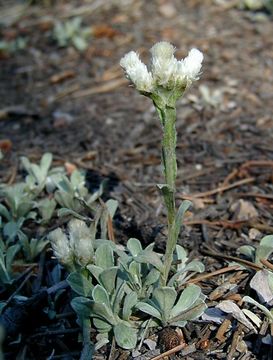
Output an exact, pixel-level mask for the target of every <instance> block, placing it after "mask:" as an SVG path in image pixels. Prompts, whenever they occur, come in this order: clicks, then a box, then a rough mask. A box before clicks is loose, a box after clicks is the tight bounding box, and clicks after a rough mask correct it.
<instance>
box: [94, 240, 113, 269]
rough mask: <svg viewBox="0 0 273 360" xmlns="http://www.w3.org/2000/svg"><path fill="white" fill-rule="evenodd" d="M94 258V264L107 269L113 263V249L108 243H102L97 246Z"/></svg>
mask: <svg viewBox="0 0 273 360" xmlns="http://www.w3.org/2000/svg"><path fill="white" fill-rule="evenodd" d="M95 258H96V261H95V263H96V265H97V266H99V267H101V268H103V269H108V268H110V267H113V266H114V265H115V264H114V256H113V249H112V248H111V246H110V245H108V244H103V245H101V246H99V247H98V248H97V250H96V253H95Z"/></svg>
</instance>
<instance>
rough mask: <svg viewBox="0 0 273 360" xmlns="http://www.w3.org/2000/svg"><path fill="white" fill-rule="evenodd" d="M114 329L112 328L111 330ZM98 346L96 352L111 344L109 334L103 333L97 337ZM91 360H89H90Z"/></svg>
mask: <svg viewBox="0 0 273 360" xmlns="http://www.w3.org/2000/svg"><path fill="white" fill-rule="evenodd" d="M111 328H112V327H110V330H111ZM96 340H97V342H96V344H95V350H96V351H98V350H99V349H100V348H102V347H103V346H104V345H106V344H108V343H109V337H108V334H107V332H101V333H99V334H98V335H97V336H96ZM90 359H91V358H89V359H88V360H90ZM80 360H81V359H80Z"/></svg>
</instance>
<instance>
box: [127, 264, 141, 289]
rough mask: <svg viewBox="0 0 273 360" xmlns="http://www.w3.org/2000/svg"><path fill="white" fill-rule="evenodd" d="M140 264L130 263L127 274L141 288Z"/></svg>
mask: <svg viewBox="0 0 273 360" xmlns="http://www.w3.org/2000/svg"><path fill="white" fill-rule="evenodd" d="M140 269H141V264H139V263H137V262H135V261H132V262H131V264H130V265H129V273H130V274H131V275H132V277H133V279H134V282H136V283H137V284H138V285H140V286H141V270H140Z"/></svg>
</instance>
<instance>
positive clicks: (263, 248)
mask: <svg viewBox="0 0 273 360" xmlns="http://www.w3.org/2000/svg"><path fill="white" fill-rule="evenodd" d="M272 252H273V235H267V236H265V237H263V238H262V240H261V241H260V245H259V247H258V249H257V250H256V258H255V262H256V263H260V259H267V258H268V257H269V255H270V254H272Z"/></svg>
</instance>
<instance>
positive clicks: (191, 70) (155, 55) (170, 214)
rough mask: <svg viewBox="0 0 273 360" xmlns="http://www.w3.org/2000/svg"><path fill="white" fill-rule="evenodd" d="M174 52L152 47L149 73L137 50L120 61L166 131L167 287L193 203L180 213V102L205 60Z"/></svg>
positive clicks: (163, 44)
mask: <svg viewBox="0 0 273 360" xmlns="http://www.w3.org/2000/svg"><path fill="white" fill-rule="evenodd" d="M174 52H175V48H174V47H173V46H172V45H171V44H170V43H168V42H165V41H163V42H159V43H157V44H155V45H154V46H153V47H152V48H151V53H152V64H151V71H148V69H147V67H146V65H145V64H143V63H142V62H141V60H140V59H139V56H138V54H137V53H136V52H134V51H130V52H129V53H128V54H126V55H125V56H124V57H123V58H122V59H121V61H120V65H121V66H122V68H123V69H124V71H125V74H126V77H127V78H128V79H129V80H130V81H131V82H132V83H133V84H134V86H135V88H136V89H137V90H138V91H139V92H140V93H141V94H143V95H145V96H147V97H149V98H150V99H151V100H152V101H153V103H154V106H155V108H156V110H157V113H158V115H159V119H160V122H161V125H162V130H163V140H162V164H163V170H164V177H165V183H164V184H159V185H158V187H159V189H160V190H161V193H162V195H163V198H164V202H165V206H166V208H167V219H168V239H167V244H166V252H165V259H164V274H163V276H162V284H163V285H166V284H167V281H168V276H169V272H170V269H171V264H172V261H173V253H174V250H175V246H176V243H177V239H178V236H179V231H180V226H181V222H182V218H183V215H184V214H185V212H186V210H187V209H188V208H189V206H190V202H189V201H183V202H182V204H181V205H180V207H179V209H178V210H177V209H176V205H175V181H176V176H177V163H176V127H175V123H176V102H177V100H178V99H179V98H181V97H182V96H183V94H184V92H185V91H186V89H187V88H188V87H189V86H190V85H191V84H192V82H194V81H195V80H197V79H198V77H199V74H200V70H201V66H202V61H203V54H202V53H201V52H200V51H199V50H197V49H192V50H191V51H190V52H189V54H188V56H187V57H186V58H185V59H183V60H177V59H176V58H175V57H174Z"/></svg>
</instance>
